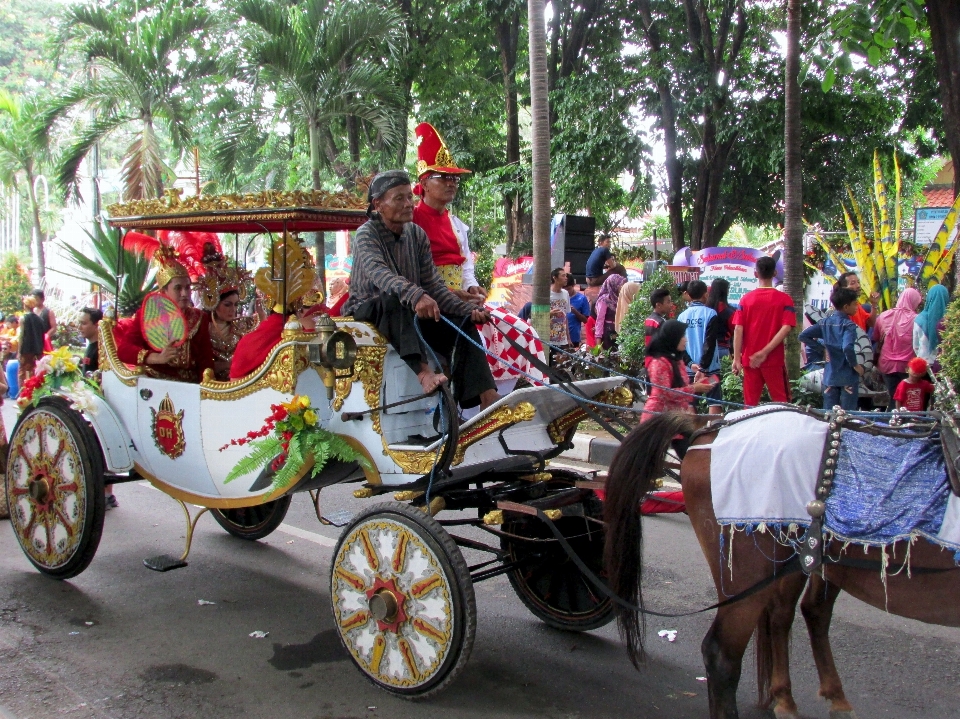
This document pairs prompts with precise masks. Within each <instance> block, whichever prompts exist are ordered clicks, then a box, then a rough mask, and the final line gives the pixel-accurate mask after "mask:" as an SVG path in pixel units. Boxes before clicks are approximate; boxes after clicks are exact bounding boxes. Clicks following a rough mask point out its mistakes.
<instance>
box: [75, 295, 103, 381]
mask: <svg viewBox="0 0 960 719" xmlns="http://www.w3.org/2000/svg"><path fill="white" fill-rule="evenodd" d="M102 319H103V312H101V311H100V310H98V309H96V308H94V307H84V308H83V309H82V310H80V323H79V330H80V335H81V336H82V337H83V338H84V339H85V340H86V341H87V349H86V351H85V352H84V353H83V360H82V363H81V369H82V370H83V374H84V376H88V375H91V374H93V373H94V372H96V371H97V369H99V367H100V320H102Z"/></svg>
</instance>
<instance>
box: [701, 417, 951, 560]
mask: <svg viewBox="0 0 960 719" xmlns="http://www.w3.org/2000/svg"><path fill="white" fill-rule="evenodd" d="M753 415H756V416H753ZM727 418H728V419H738V420H740V421H737V422H735V423H733V424H730V425H728V426H726V427H723V428H721V429H720V431H719V433H718V435H717V437H716V439H715V440H714V442H713V444H711V445H708V446H707V447H708V448H709V449H710V450H711V454H710V475H711V487H712V492H713V509H714V512H715V513H716V516H717V520H718V521H719V523H720V524H721V525H723V526H730V527H732V528H736V529H746V530H748V531H750V530H753V529H757V528H760V529H765V528H772V527H779V528H780V530H781V531H783V532H785V533H787V534H789V535H796V534H797V532H798V531H799V530H800V528H804V527H807V526H809V524H810V516H809V515H808V514H807V511H806V506H807V503H808V502H810V501H811V500H812V499H815V498H816V486H817V473H818V472H819V470H820V459H821V455H822V452H823V447H824V443H825V442H826V439H827V431H828V425H827V423H826V422H823V421H821V420H818V419H816V418H814V417H810V416H808V415H804V414H800V413H798V412H794V411H789V410H784V411H772V412H771V411H769V410H766V411H763V410H758V409H754V410H744V411H742V412H734V413H731V414H730V415H728V417H727ZM741 418H744V419H741ZM705 448H706V447H705ZM826 504H827V511H826V515H825V517H824V529H825V532H826V533H827V534H826V536H827V538H828V539H829V538H835V539H838V540H841V541H843V542H850V543H854V544H862V545H868V546H880V547H884V546H887V545H889V544H892V543H894V542H898V541H903V540H911V539H913V538H915V537H924V538H926V539H928V540H930V541H931V542H934V543H936V544H939V545H941V546H943V547H946V548H949V549H951V550H953V551H954V552H955V553H957V554H956V556H957V557H958V560H960V497H957V496H956V495H954V494H953V493H952V492H951V490H950V484H949V481H948V479H947V472H946V467H945V464H944V458H943V452H942V450H941V447H940V440H939V437H938V436H937V435H933V436H931V437H926V438H905V439H901V438H892V437H884V436H875V435H872V434H868V433H866V432H858V431H855V430H847V429H844V430H843V431H842V432H841V437H840V454H839V457H838V462H837V468H836V473H835V476H834V484H833V491H832V492H831V493H830V495H829V497H828V498H827V503H826Z"/></svg>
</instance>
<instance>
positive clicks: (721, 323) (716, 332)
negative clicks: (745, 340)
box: [700, 277, 733, 414]
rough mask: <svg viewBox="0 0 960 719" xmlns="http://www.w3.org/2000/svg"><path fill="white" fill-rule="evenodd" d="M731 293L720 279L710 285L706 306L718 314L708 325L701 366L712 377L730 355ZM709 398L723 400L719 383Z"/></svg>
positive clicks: (715, 407) (715, 410) (714, 408)
mask: <svg viewBox="0 0 960 719" xmlns="http://www.w3.org/2000/svg"><path fill="white" fill-rule="evenodd" d="M729 293H730V283H729V282H727V280H724V279H722V278H719V277H718V278H717V279H715V280H714V281H713V282H711V283H710V292H708V293H707V301H706V303H705V304H706V305H707V307H709V308H710V309H712V310H713V311H714V312H716V313H717V314H716V316H715V317H713V318H711V320H710V322H708V323H707V336H706V339H705V341H704V344H703V352H702V353H701V355H700V364H701V366H702V367H703V371H704V372H706V373H707V374H711V375H712V374H719V372H720V361H721V360H722V359H723V358H724V357H727V356H729V355H730V320H732V319H733V308H732V307H731V306H730V305H729V304H728V297H729ZM711 395H715V396H711ZM707 397H710V398H711V399H722V398H723V394H722V390H721V389H720V384H719V382H718V383H717V389H716V390H715V391H713V392H711V394H708V395H707ZM709 411H710V414H721V413H722V412H723V406H722V405H719V404H711V405H710V410H709Z"/></svg>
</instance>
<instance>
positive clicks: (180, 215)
mask: <svg viewBox="0 0 960 719" xmlns="http://www.w3.org/2000/svg"><path fill="white" fill-rule="evenodd" d="M180 194H181V191H180V190H167V192H166V193H165V197H163V198H160V199H153V200H133V201H131V202H125V203H118V204H114V205H110V206H109V207H108V208H107V212H108V218H107V221H108V222H109V224H110V226H111V227H122V228H124V229H128V230H189V231H194V232H198V231H203V232H230V233H243V234H246V233H250V234H256V233H260V232H282V231H283V230H284V229H286V230H288V231H290V232H323V231H328V232H329V231H336V230H355V229H357V228H358V227H360V225H362V224H363V223H364V222H366V221H367V216H366V213H365V209H366V201H365V200H364V199H363V198H362V197H358V196H357V195H354V194H351V193H348V192H338V193H332V192H323V191H316V190H314V191H303V192H301V191H294V192H278V191H276V190H267V191H266V192H259V193H256V194H251V195H216V196H213V195H195V196H193V197H188V198H185V199H181V198H180Z"/></svg>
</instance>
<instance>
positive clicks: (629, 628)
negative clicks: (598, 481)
mask: <svg viewBox="0 0 960 719" xmlns="http://www.w3.org/2000/svg"><path fill="white" fill-rule="evenodd" d="M697 424H698V423H697V420H696V418H695V417H692V416H690V415H680V414H663V415H660V416H658V417H655V418H653V419H651V420H650V421H648V422H644V423H643V424H641V425H639V426H638V427H637V428H636V429H634V430H633V431H632V432H631V433H630V434H629V435H628V436H627V437H626V438H625V439H624V441H623V444H622V446H621V447H620V449H619V450H618V452H617V454H616V455H615V456H614V458H613V461H612V462H611V464H610V472H609V476H608V479H607V496H606V502H605V509H604V511H605V519H606V522H607V534H606V548H605V555H604V561H605V566H606V570H607V573H608V577H609V582H610V587H611V589H612V590H613V591H614V592H616V593H617V594H618V595H619V596H621V597H622V598H624V599H625V600H627V601H628V602H630V603H632V604H635V605H638V606H642V595H641V591H640V578H641V573H642V560H641V542H642V528H641V524H640V518H639V516H638V513H637V507H639V505H640V501H641V499H642V498H643V496H644V494H645V493H646V492H648V491H649V490H650V488H651V486H652V484H653V482H654V480H656V479H657V478H658V477H662V476H663V474H664V457H665V455H666V452H667V450H668V449H669V447H670V443H671V441H672V440H674V439H675V438H677V437H678V435H682V436H685V437H687V438H689V437H690V435H691V434H692V432H693V431H694V430H695V428H696V426H697ZM715 437H716V433H715V432H714V433H709V434H704V435H700V436H699V437H697V438H696V439H695V440H694V442H693V444H694V445H708V444H710V443H711V442H712V441H713V439H714V438H715ZM784 441H790V440H789V439H788V438H785V440H784ZM817 456H818V457H819V454H818V455H817ZM814 461H817V460H814ZM761 466H762V463H760V462H758V468H759V467H761ZM758 471H762V469H761V470H758ZM681 482H682V484H683V493H684V498H685V500H686V504H687V512H688V514H689V515H690V521H691V522H692V524H693V529H694V531H695V532H696V535H697V539H698V540H699V542H700V547H701V549H702V550H703V554H704V557H706V559H707V563H708V564H709V565H710V569H711V571H712V572H713V581H714V583H715V585H716V587H717V596H718V599H719V600H721V601H722V600H725V599H728V598H729V597H732V596H735V595H737V594H739V593H741V592H745V591H747V590H749V589H750V588H752V587H756V586H762V588H761V589H760V590H759V591H756V592H755V593H752V594H749V596H746V597H745V598H743V599H742V600H740V601H736V602H733V603H731V604H727V605H725V606H722V607H721V608H720V609H718V610H717V615H716V618H715V619H714V621H713V625H712V626H711V627H710V630H709V631H708V632H707V635H706V636H705V637H704V639H703V644H702V646H701V650H702V652H703V661H704V664H705V666H706V674H707V686H708V695H709V698H710V716H711V719H734V718H735V717H737V716H738V713H737V685H738V684H739V681H740V670H741V664H742V660H743V653H744V651H745V650H746V647H747V643H748V642H749V640H750V636H751V635H752V634H754V632H756V635H757V640H756V645H757V671H758V680H759V681H758V683H759V689H760V704H761V706H762V707H764V708H769V707H771V706H772V707H773V709H774V712H775V714H776V716H777V717H778V719H791V718H792V719H795V718H796V717H797V716H798V715H797V705H796V703H795V702H794V700H793V696H792V693H791V686H790V673H789V658H788V653H787V652H788V646H789V633H790V628H791V625H792V624H793V618H794V614H795V611H796V606H797V601H798V600H799V599H800V597H801V595H802V594H803V590H804V587H806V588H807V592H806V594H805V595H804V596H803V601H802V603H801V611H802V613H803V617H804V619H805V621H806V624H807V630H808V632H809V634H810V642H811V644H812V647H813V656H814V659H815V661H816V665H817V672H818V674H819V677H820V695H821V696H822V697H823V698H824V699H826V700H828V701H829V702H830V716H831V719H855V716H856V715H855V714H854V711H853V708H852V707H851V705H850V703H849V702H848V701H847V699H846V697H845V696H844V693H843V686H842V685H841V682H840V676H839V674H838V673H837V669H836V666H835V665H834V660H833V653H832V651H831V649H830V640H829V631H830V620H831V616H832V613H833V605H834V602H835V601H836V599H837V596H838V595H839V593H840V591H841V590H844V591H846V592H847V593H849V594H851V595H853V596H854V597H856V598H857V599H860V600H861V601H864V602H866V603H868V604H870V605H872V606H874V607H877V608H878V609H884V610H886V611H889V612H891V613H893V614H898V615H900V616H904V617H911V618H913V619H919V620H920V621H923V622H928V623H930V624H941V625H945V626H960V603H958V602H957V601H956V597H958V596H960V571H949V570H955V569H956V565H955V563H954V559H953V554H952V552H949V551H946V550H944V549H942V548H941V547H939V546H937V545H935V544H933V543H931V542H927V541H925V540H923V539H918V540H917V542H916V543H915V544H914V545H913V546H912V547H911V554H910V562H911V563H910V567H911V574H912V578H911V577H909V576H908V573H907V571H906V569H903V571H900V572H897V570H898V569H899V568H900V566H901V564H902V562H903V558H904V557H905V556H906V550H907V547H906V543H901V544H899V545H897V546H895V547H894V548H893V549H894V551H893V557H897V558H899V559H898V560H897V559H891V560H890V565H889V566H888V569H887V573H886V585H884V580H883V578H882V575H881V572H880V571H879V567H880V566H881V564H880V561H881V553H880V550H878V549H873V548H871V549H870V550H869V552H868V553H867V554H862V553H861V552H860V551H858V552H857V559H856V560H855V561H850V560H848V563H847V564H843V563H841V564H831V563H830V562H826V563H825V564H824V565H823V567H822V569H821V570H819V571H818V572H815V573H814V574H813V575H812V576H811V577H810V578H809V581H808V578H807V576H806V575H805V574H803V573H802V572H799V571H796V572H792V573H790V572H785V571H784V570H783V568H784V567H785V566H790V565H789V564H788V561H789V560H790V559H791V557H792V556H793V554H794V552H793V550H792V549H791V548H788V547H784V546H783V545H781V544H778V543H777V542H776V541H775V540H774V538H773V536H772V535H771V533H770V532H765V533H758V532H754V533H753V534H752V535H751V536H750V537H746V536H745V535H744V534H743V533H742V532H740V533H733V536H732V537H731V536H730V533H725V534H724V542H725V543H726V546H725V547H722V546H721V539H720V537H721V535H720V525H719V524H718V522H717V518H716V516H715V515H714V511H713V500H712V495H711V486H710V450H708V449H698V450H694V451H690V452H689V453H688V454H686V456H685V457H684V459H683V462H682V464H681ZM731 552H732V556H733V563H732V565H731V564H728V561H727V559H728V558H729V557H730V553H731ZM888 552H889V550H888ZM825 555H826V556H827V557H834V558H837V557H841V556H844V553H843V551H842V548H841V547H840V546H838V544H837V543H834V544H828V545H827V546H826V547H825ZM721 557H723V559H721ZM794 564H795V561H794ZM778 572H783V573H784V576H783V577H782V578H781V579H777V580H774V581H771V580H770V578H771V577H772V576H773V575H775V574H776V573H778ZM765 582H766V584H764V583H765ZM618 621H619V624H620V631H621V634H622V636H623V637H624V639H625V641H626V644H627V651H628V653H629V655H630V659H631V661H632V662H633V663H634V665H636V664H637V663H638V661H639V660H640V658H641V657H642V654H643V617H642V615H640V614H639V613H637V612H632V611H625V610H622V609H621V610H619V613H618Z"/></svg>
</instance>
